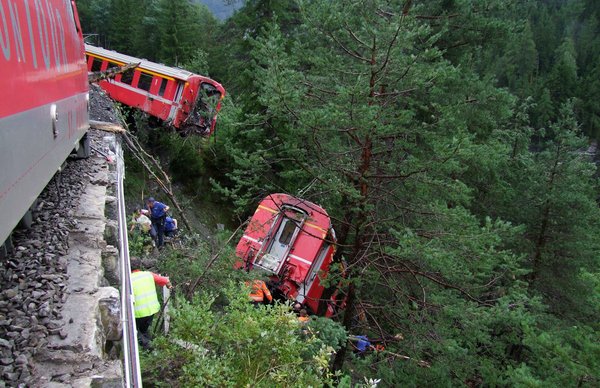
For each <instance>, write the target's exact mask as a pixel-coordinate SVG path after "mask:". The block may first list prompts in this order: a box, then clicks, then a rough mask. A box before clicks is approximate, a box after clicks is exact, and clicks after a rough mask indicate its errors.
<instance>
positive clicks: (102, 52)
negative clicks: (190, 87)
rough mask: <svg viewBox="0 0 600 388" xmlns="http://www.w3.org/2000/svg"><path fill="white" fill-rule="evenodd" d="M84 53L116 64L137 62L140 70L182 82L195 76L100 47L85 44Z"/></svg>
mask: <svg viewBox="0 0 600 388" xmlns="http://www.w3.org/2000/svg"><path fill="white" fill-rule="evenodd" d="M85 51H86V53H90V54H93V55H97V56H100V57H104V58H107V59H112V60H114V61H116V62H121V63H124V64H127V63H138V62H139V63H140V65H139V67H140V68H142V69H146V70H150V71H153V72H155V73H159V74H164V75H166V76H169V77H173V78H177V79H180V80H183V81H187V80H188V79H189V78H190V77H191V76H193V75H196V74H194V73H192V72H190V71H187V70H184V69H180V68H178V67H170V66H166V65H162V64H160V63H155V62H151V61H148V60H147V59H141V58H136V57H132V56H129V55H125V54H121V53H118V52H116V51H113V50H107V49H104V48H102V47H96V46H92V45H90V44H87V43H86V45H85Z"/></svg>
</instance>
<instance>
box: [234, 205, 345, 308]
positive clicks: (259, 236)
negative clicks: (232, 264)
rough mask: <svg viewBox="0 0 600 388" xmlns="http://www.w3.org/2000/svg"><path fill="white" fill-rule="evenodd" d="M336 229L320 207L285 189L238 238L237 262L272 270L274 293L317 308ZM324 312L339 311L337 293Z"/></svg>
mask: <svg viewBox="0 0 600 388" xmlns="http://www.w3.org/2000/svg"><path fill="white" fill-rule="evenodd" d="M335 242H336V237H335V232H334V230H333V228H332V226H331V220H330V218H329V215H328V214H327V212H326V211H325V209H323V208H322V207H320V206H318V205H315V204H314V203H312V202H308V201H305V200H302V199H299V198H296V197H293V196H291V195H287V194H271V195H269V196H267V197H266V198H265V199H263V200H262V201H261V203H260V204H259V205H258V208H257V209H256V212H255V213H254V215H253V216H252V219H251V220H250V223H249V225H248V227H247V228H246V230H245V232H244V235H243V236H242V238H241V239H240V241H239V243H238V245H237V248H236V255H237V256H238V257H239V258H240V259H241V261H240V262H238V263H237V267H239V268H242V267H245V268H246V269H253V268H254V269H262V270H264V271H267V272H268V273H269V274H271V277H270V278H271V282H270V283H271V284H272V285H273V286H274V288H275V290H273V291H275V293H276V294H280V295H282V296H283V297H284V298H285V299H288V300H293V301H298V302H300V303H302V304H303V305H304V306H306V307H307V308H309V309H310V310H311V311H312V312H313V313H316V312H317V311H318V308H319V303H320V302H321V301H322V296H323V291H324V290H325V288H324V286H323V285H322V284H321V283H322V280H323V279H324V277H326V276H327V273H328V271H329V266H330V264H331V261H332V258H333V254H334V252H335ZM323 302H326V303H328V306H327V312H326V314H325V315H327V316H331V315H332V314H333V313H334V311H335V297H332V298H331V299H330V300H328V301H323Z"/></svg>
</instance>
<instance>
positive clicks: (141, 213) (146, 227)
mask: <svg viewBox="0 0 600 388" xmlns="http://www.w3.org/2000/svg"><path fill="white" fill-rule="evenodd" d="M149 213H150V212H149V211H148V210H146V209H140V208H137V209H135V211H134V212H133V223H132V224H131V228H129V231H130V232H133V230H134V229H135V228H136V227H138V228H139V229H140V231H141V232H142V233H147V234H149V235H150V236H151V237H152V239H153V240H154V239H155V238H156V230H155V229H154V228H153V227H152V221H150V218H148V214H149Z"/></svg>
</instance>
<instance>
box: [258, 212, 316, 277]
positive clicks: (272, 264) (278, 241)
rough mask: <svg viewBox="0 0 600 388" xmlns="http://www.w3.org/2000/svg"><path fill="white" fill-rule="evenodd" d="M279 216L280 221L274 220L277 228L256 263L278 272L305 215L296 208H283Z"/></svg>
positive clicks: (302, 223)
mask: <svg viewBox="0 0 600 388" xmlns="http://www.w3.org/2000/svg"><path fill="white" fill-rule="evenodd" d="M279 217H280V219H281V221H280V222H279V223H277V222H275V225H277V226H276V227H277V230H276V231H275V233H274V234H273V238H272V239H271V241H270V243H269V245H268V248H267V249H266V250H265V254H264V255H262V257H261V258H260V260H259V261H258V262H257V263H256V264H258V265H259V266H260V267H263V268H265V269H268V270H269V271H272V272H274V273H278V272H279V270H280V269H281V266H282V264H283V262H284V261H285V259H286V258H287V256H288V253H289V252H290V249H291V248H292V246H293V245H294V242H295V241H296V238H297V237H298V233H299V232H300V230H301V229H302V225H304V221H305V220H306V217H307V216H306V214H305V213H304V212H300V211H298V210H296V209H291V208H284V209H283V211H282V212H281V213H280V214H279Z"/></svg>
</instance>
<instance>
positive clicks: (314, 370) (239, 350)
mask: <svg viewBox="0 0 600 388" xmlns="http://www.w3.org/2000/svg"><path fill="white" fill-rule="evenodd" d="M223 297H224V298H225V299H226V300H227V304H226V305H224V306H221V307H220V308H217V307H216V305H215V300H217V299H219V298H223ZM177 301H178V303H177V306H176V307H175V308H173V309H172V320H171V327H172V329H171V333H170V334H169V337H168V338H159V339H157V340H155V350H154V351H152V352H151V353H146V354H144V355H143V357H142V367H143V368H142V369H143V370H144V371H145V376H144V378H145V381H144V383H145V385H156V386H162V385H165V386H166V385H169V386H249V385H250V386H256V387H272V386H297V387H308V386H313V387H317V386H319V387H320V386H323V385H325V384H330V383H332V378H333V375H332V374H331V373H329V371H328V366H329V358H330V354H331V352H332V351H333V348H332V347H331V346H327V345H326V344H325V341H323V339H320V338H319V337H318V336H314V337H313V336H308V337H307V338H303V337H302V336H301V334H300V326H299V322H298V320H297V318H296V316H295V315H294V314H292V313H291V312H290V308H289V306H287V305H284V304H275V305H272V306H260V307H258V308H256V307H254V306H253V305H252V304H250V303H249V302H248V297H247V289H246V288H245V287H242V286H236V285H234V283H233V282H230V283H229V285H228V286H227V287H226V288H225V289H224V290H223V293H222V295H218V294H217V293H216V292H204V293H202V294H201V295H200V296H196V297H195V298H194V300H193V301H192V302H187V301H185V300H184V298H177ZM316 322H319V321H316ZM320 325H321V327H325V326H327V325H326V324H323V322H320Z"/></svg>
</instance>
